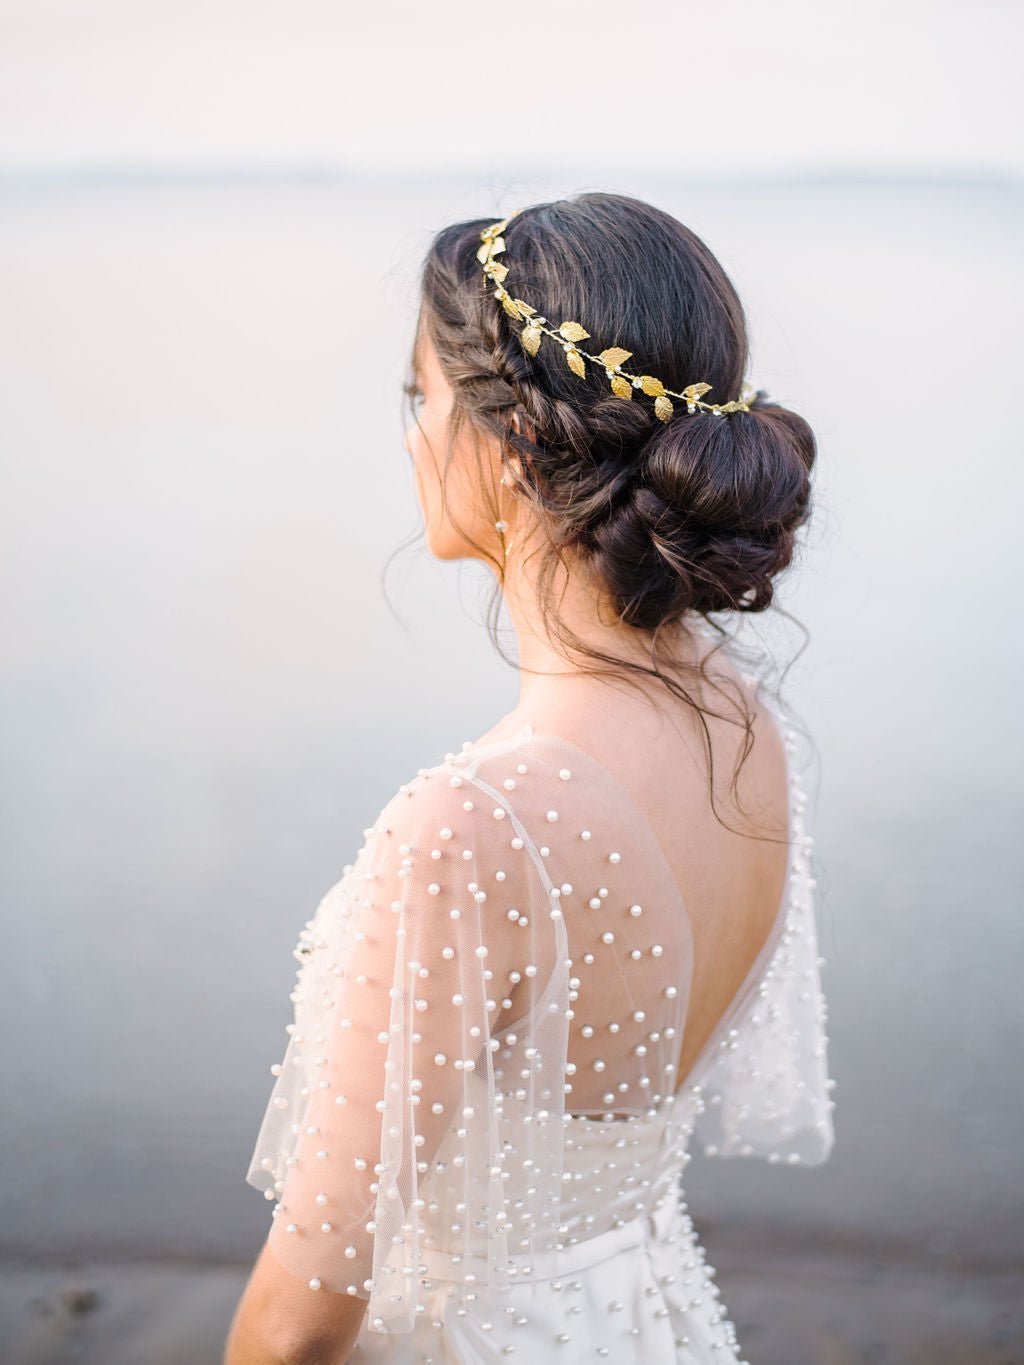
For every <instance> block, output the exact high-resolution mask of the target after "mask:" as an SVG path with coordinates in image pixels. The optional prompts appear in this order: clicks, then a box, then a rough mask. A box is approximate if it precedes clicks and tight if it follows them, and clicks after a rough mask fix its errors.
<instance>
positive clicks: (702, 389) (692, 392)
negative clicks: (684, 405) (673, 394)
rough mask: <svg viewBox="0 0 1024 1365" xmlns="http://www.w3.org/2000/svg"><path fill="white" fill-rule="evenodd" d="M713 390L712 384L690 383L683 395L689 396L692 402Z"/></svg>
mask: <svg viewBox="0 0 1024 1365" xmlns="http://www.w3.org/2000/svg"><path fill="white" fill-rule="evenodd" d="M710 392H711V385H710V384H689V385H687V387H686V388H685V389H684V390H683V397H684V398H688V399H689V400H690V402H691V403H692V402H693V401H694V400H695V399H697V398H700V397H702V396H703V395H704V394H705V393H710Z"/></svg>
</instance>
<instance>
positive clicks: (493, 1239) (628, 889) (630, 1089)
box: [246, 697, 833, 1365]
mask: <svg viewBox="0 0 1024 1365" xmlns="http://www.w3.org/2000/svg"><path fill="white" fill-rule="evenodd" d="M764 701H765V704H766V706H767V708H768V710H769V711H770V712H771V713H772V715H773V717H774V720H775V722H776V723H777V724H778V726H779V728H780V730H781V733H782V738H783V741H784V744H785V749H786V754H787V775H788V782H789V802H788V818H789V830H788V835H789V860H788V864H787V872H786V880H785V889H784V893H783V895H782V898H781V901H780V903H779V906H778V910H777V914H776V918H775V921H774V924H773V927H772V929H771V931H770V933H769V934H768V936H767V938H766V939H765V940H764V944H763V947H762V948H761V951H760V953H759V955H758V957H757V959H756V961H754V962H753V963H752V965H751V967H750V970H749V972H748V974H747V976H746V979H745V980H744V982H743V983H742V985H741V987H740V989H739V990H738V992H737V993H736V995H735V996H734V997H733V1000H732V1003H731V1005H730V1006H729V1008H728V1009H727V1010H726V1012H725V1014H724V1015H723V1016H722V1017H721V1019H720V1020H719V1023H718V1025H717V1027H716V1028H715V1030H714V1032H713V1034H712V1036H711V1037H710V1038H709V1040H708V1042H707V1044H706V1045H705V1046H704V1047H703V1049H702V1050H701V1052H700V1055H699V1057H698V1059H697V1061H696V1063H695V1064H694V1065H693V1066H691V1067H690V1068H689V1070H688V1073H687V1075H686V1076H685V1077H680V1076H679V1075H678V1074H677V1063H678V1060H679V1056H680V1048H681V1045H682V1041H683V1038H684V1032H685V1024H686V1018H687V1005H688V1000H689V997H690V985H691V977H692V972H693V960H694V953H693V946H694V933H693V925H694V924H695V923H696V917H693V916H691V914H690V913H688V908H687V907H686V906H685V905H684V904H683V899H682V896H681V894H680V891H679V888H678V886H677V884H676V882H675V881H674V880H673V877H672V873H671V871H670V867H669V861H668V859H667V857H666V854H665V851H664V849H663V848H662V847H661V846H660V844H659V840H658V838H657V837H656V836H655V834H654V832H653V830H652V828H651V825H650V823H649V821H648V820H647V819H646V818H645V817H644V815H643V814H642V813H641V811H640V809H639V807H638V805H637V803H636V800H635V799H634V798H633V797H632V796H631V795H630V793H629V791H627V790H626V788H625V786H624V785H623V784H622V782H621V781H620V780H619V779H617V778H616V777H615V776H613V774H612V773H611V772H610V771H609V770H608V769H607V768H606V767H605V766H603V765H602V764H601V763H600V762H598V761H597V760H596V759H595V758H594V757H592V756H591V755H590V754H589V753H588V752H586V751H585V750H584V749H583V748H581V747H579V746H578V745H577V744H576V743H573V742H570V741H569V740H567V739H565V738H563V737H561V736H559V735H556V734H550V733H545V732H544V731H543V730H538V729H535V728H534V726H533V724H532V723H529V722H528V723H526V724H524V725H522V726H521V727H520V728H519V729H518V730H516V731H515V732H514V733H511V734H508V735H506V736H505V737H504V738H501V739H498V740H494V741H490V742H488V741H487V740H486V738H485V740H483V741H481V742H478V743H475V744H474V743H468V742H467V743H466V744H464V745H463V746H462V748H461V749H460V750H459V751H457V752H453V753H449V754H447V755H446V756H445V758H444V759H443V761H442V762H440V763H437V764H435V765H434V766H432V767H425V768H420V769H419V770H418V772H417V773H416V775H415V776H414V777H412V778H411V780H410V781H408V782H406V783H404V784H403V785H402V786H400V787H399V789H398V790H397V791H396V792H395V794H394V795H393V796H392V797H391V799H390V800H389V801H388V802H387V804H386V805H385V806H384V808H383V809H382V810H381V811H380V813H379V815H378V816H377V818H376V819H375V820H374V821H373V823H372V825H370V826H369V827H368V828H367V829H366V830H365V831H364V835H365V838H364V842H363V844H362V846H361V847H360V849H359V851H358V853H357V855H356V857H355V860H354V862H352V863H350V864H349V865H347V866H345V868H344V869H343V875H342V876H341V878H340V880H339V881H337V882H336V883H335V884H334V885H333V886H332V887H331V888H330V889H329V890H328V891H327V892H326V894H325V895H324V896H323V898H322V900H321V901H320V903H319V905H318V906H317V908H316V910H315V913H314V914H313V916H312V918H311V919H309V920H308V921H307V922H306V924H305V926H304V927H303V928H302V930H301V933H300V935H299V941H298V944H297V946H296V948H295V956H296V958H297V959H298V961H299V964H300V965H299V969H298V976H297V981H296V985H295V989H294V992H293V994H292V996H291V999H292V1002H293V1005H294V1013H293V1021H292V1022H291V1023H289V1024H288V1025H287V1031H288V1034H289V1040H288V1043H287V1048H286V1050H285V1053H284V1056H283V1059H282V1060H281V1061H280V1063H277V1064H275V1065H274V1066H273V1067H272V1068H271V1069H272V1071H273V1073H274V1077H275V1079H274V1083H273V1087H272V1091H271V1094H270V1097H269V1100H268V1103H267V1108H266V1114H265V1116H264V1119H263V1123H262V1126H261V1127H260V1130H259V1134H258V1138H257V1141H256V1146H255V1150H254V1152H253V1155H252V1159H251V1163H250V1166H249V1169H248V1173H247V1175H246V1179H247V1180H248V1181H249V1183H250V1184H252V1185H254V1186H255V1187H256V1188H257V1189H260V1190H261V1191H263V1192H264V1195H265V1197H266V1198H267V1199H268V1200H269V1201H272V1202H273V1210H272V1212H273V1218H272V1221H271V1224H270V1229H269V1238H268V1240H269V1246H270V1249H271V1252H272V1253H273V1255H274V1256H275V1257H276V1259H277V1260H278V1261H280V1263H281V1264H282V1265H283V1266H284V1267H286V1268H287V1270H289V1271H290V1272H291V1273H293V1274H294V1275H295V1276H296V1277H298V1278H299V1279H300V1280H302V1281H303V1282H305V1283H306V1284H308V1286H309V1287H310V1292H311V1293H312V1292H333V1293H338V1294H350V1295H354V1296H356V1297H357V1298H360V1299H362V1300H364V1301H368V1307H367V1311H366V1316H365V1319H364V1322H363V1326H362V1329H361V1331H360V1335H359V1339H358V1342H357V1344H356V1346H355V1347H354V1348H353V1351H352V1353H351V1355H350V1359H351V1360H352V1361H353V1362H355V1361H363V1360H365V1361H377V1360H380V1361H388V1362H402V1365H413V1363H414V1362H415V1363H416V1365H485V1363H486V1362H492V1361H493V1362H497V1361H502V1362H504V1361H506V1360H508V1359H509V1358H512V1360H517V1359H518V1360H520V1361H524V1362H525V1361H529V1362H530V1365H538V1362H547V1361H549V1360H550V1361H555V1362H558V1361H562V1362H566V1365H569V1362H572V1365H577V1362H579V1363H580V1365H582V1363H583V1362H600V1361H604V1362H608V1363H609V1365H741V1354H742V1353H741V1349H740V1346H739V1344H738V1343H737V1340H736V1334H735V1329H734V1326H733V1324H732V1322H731V1321H730V1319H729V1317H728V1314H727V1311H726V1308H725V1305H724V1304H723V1302H722V1301H721V1297H720V1294H719V1292H718V1288H717V1286H716V1284H715V1281H714V1273H715V1272H714V1270H713V1269H712V1268H711V1267H710V1265H709V1264H708V1261H707V1258H706V1256H705V1253H704V1250H703V1248H702V1246H701V1245H700V1243H699V1241H698V1240H697V1237H696V1235H695V1231H694V1227H693V1224H692V1222H691V1219H690V1216H689V1213H688V1211H687V1205H686V1202H685V1198H684V1190H683V1185H682V1182H681V1178H680V1177H681V1175H682V1173H683V1171H684V1168H685V1167H686V1165H687V1162H688V1161H689V1157H690V1153H689V1148H690V1143H691V1141H693V1140H694V1139H696V1141H698V1142H699V1143H700V1144H701V1146H702V1148H703V1151H704V1152H705V1153H706V1154H708V1155H711V1156H716V1157H737V1156H754V1157H763V1158H765V1159H767V1160H768V1161H771V1162H784V1163H789V1164H797V1165H800V1164H802V1165H815V1164H818V1163H820V1162H822V1161H824V1160H825V1159H826V1157H827V1156H828V1154H829V1152H830V1151H831V1148H832V1143H833V1126H832V1109H833V1101H832V1099H831V1097H830V1090H831V1087H832V1082H831V1081H830V1080H829V1079H828V1066H827V1055H826V1032H825V1015H826V1012H825V1004H824V999H823V995H822V988H821V980H820V967H821V965H822V962H823V959H822V958H821V957H819V955H818V937H817V930H816V925H815V910H814V886H815V879H814V877H813V875H812V873H813V866H812V854H811V843H812V840H811V838H810V837H809V836H808V835H807V834H806V832H805V828H804V826H805V815H806V805H807V796H806V793H805V790H804V785H803V783H802V781H801V771H802V769H803V767H804V766H805V760H803V759H801V758H798V753H799V751H800V748H801V741H802V740H803V735H802V733H801V732H800V731H798V730H796V729H794V728H793V726H792V724H791V722H790V721H789V718H788V717H787V716H786V714H785V713H784V712H783V710H782V709H781V707H780V706H778V704H777V703H776V702H775V701H771V702H769V700H768V698H767V697H765V698H764Z"/></svg>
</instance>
